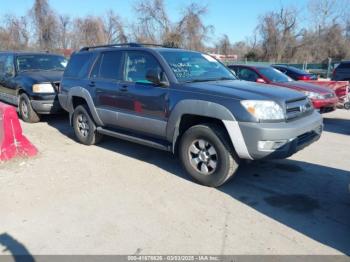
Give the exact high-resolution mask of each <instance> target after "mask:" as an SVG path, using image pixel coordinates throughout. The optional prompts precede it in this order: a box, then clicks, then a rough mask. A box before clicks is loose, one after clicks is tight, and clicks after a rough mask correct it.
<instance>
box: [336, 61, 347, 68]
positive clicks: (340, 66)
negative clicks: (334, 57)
mask: <svg viewBox="0 0 350 262" xmlns="http://www.w3.org/2000/svg"><path fill="white" fill-rule="evenodd" d="M337 68H339V69H350V63H348V62H347V63H340V65H339V66H338V67H337Z"/></svg>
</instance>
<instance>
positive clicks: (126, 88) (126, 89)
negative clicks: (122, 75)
mask: <svg viewBox="0 0 350 262" xmlns="http://www.w3.org/2000/svg"><path fill="white" fill-rule="evenodd" d="M120 91H123V92H126V91H128V85H122V86H121V87H120Z"/></svg>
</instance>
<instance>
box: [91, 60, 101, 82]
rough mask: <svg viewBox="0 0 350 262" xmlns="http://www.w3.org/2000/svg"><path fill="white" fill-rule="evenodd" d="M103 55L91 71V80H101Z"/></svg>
mask: <svg viewBox="0 0 350 262" xmlns="http://www.w3.org/2000/svg"><path fill="white" fill-rule="evenodd" d="M101 61H102V55H101V56H100V57H99V58H98V60H97V61H96V63H95V65H94V68H93V69H92V71H91V74H90V77H91V78H99V77H100V68H101Z"/></svg>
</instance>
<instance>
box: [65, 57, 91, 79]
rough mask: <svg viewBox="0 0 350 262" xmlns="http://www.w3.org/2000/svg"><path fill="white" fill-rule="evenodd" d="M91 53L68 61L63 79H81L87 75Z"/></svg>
mask: <svg viewBox="0 0 350 262" xmlns="http://www.w3.org/2000/svg"><path fill="white" fill-rule="evenodd" d="M92 57H93V54H92V53H80V54H76V55H73V56H72V58H71V59H70V61H69V63H68V66H67V69H66V71H65V72H64V77H71V78H81V77H84V76H86V75H87V72H88V70H89V68H90V64H91V60H92Z"/></svg>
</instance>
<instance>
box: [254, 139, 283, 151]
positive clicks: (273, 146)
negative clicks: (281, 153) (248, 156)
mask: <svg viewBox="0 0 350 262" xmlns="http://www.w3.org/2000/svg"><path fill="white" fill-rule="evenodd" d="M287 142H288V140H275V141H258V149H259V151H273V150H277V149H279V148H281V147H283V146H284V145H285V144H287Z"/></svg>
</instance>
